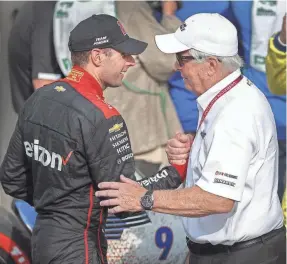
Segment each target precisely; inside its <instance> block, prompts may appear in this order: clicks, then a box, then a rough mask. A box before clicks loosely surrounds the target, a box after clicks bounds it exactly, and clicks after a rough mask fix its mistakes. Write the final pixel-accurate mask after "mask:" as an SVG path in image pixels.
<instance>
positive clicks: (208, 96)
mask: <svg viewBox="0 0 287 264" xmlns="http://www.w3.org/2000/svg"><path fill="white" fill-rule="evenodd" d="M240 75H241V71H240V69H238V70H236V71H234V72H232V73H231V74H229V75H227V76H226V77H225V78H224V79H222V80H221V81H220V82H218V83H217V84H215V85H214V86H212V87H211V88H209V89H208V90H207V91H206V92H205V93H203V94H202V95H200V96H199V97H198V98H197V99H196V101H197V103H198V104H199V106H200V107H201V108H202V110H205V109H206V107H207V106H208V104H209V103H210V102H211V100H212V99H213V98H214V97H215V96H216V95H217V93H219V92H220V91H221V90H222V89H224V88H225V87H226V86H227V85H229V84H230V83H232V82H233V81H234V80H235V79H236V78H238V77H239V76H240Z"/></svg>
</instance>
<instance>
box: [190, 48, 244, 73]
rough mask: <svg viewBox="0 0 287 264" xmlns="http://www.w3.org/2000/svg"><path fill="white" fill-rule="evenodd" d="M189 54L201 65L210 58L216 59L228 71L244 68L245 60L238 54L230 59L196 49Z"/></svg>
mask: <svg viewBox="0 0 287 264" xmlns="http://www.w3.org/2000/svg"><path fill="white" fill-rule="evenodd" d="M189 53H190V55H191V56H192V57H194V58H195V60H196V61H197V62H199V63H200V62H204V61H205V60H206V59H207V58H208V57H215V58H217V59H218V60H219V61H220V62H221V63H222V64H223V66H224V67H225V69H226V70H228V71H232V72H233V71H235V70H237V69H239V68H241V67H243V66H244V62H243V59H242V58H241V57H240V56H239V55H238V54H236V55H234V56H230V57H223V56H215V55H211V54H207V53H204V52H201V51H198V50H195V49H190V50H189Z"/></svg>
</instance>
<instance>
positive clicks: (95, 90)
mask: <svg viewBox="0 0 287 264" xmlns="http://www.w3.org/2000/svg"><path fill="white" fill-rule="evenodd" d="M66 79H67V80H69V82H70V83H71V84H72V86H73V87H74V88H75V89H76V90H78V91H79V92H80V93H82V94H92V95H96V96H97V97H100V99H104V94H103V89H102V87H101V85H100V84H99V82H98V81H97V80H96V79H95V77H93V76H92V75H91V74H90V73H88V72H87V71H86V70H84V69H83V68H82V67H80V66H74V67H73V68H72V70H71V72H70V73H69V75H68V76H67V77H66Z"/></svg>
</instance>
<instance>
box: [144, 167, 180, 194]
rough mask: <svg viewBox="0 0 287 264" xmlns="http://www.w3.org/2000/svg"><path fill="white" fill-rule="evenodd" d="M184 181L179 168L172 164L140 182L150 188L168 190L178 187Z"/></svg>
mask: <svg viewBox="0 0 287 264" xmlns="http://www.w3.org/2000/svg"><path fill="white" fill-rule="evenodd" d="M182 181H183V178H182V177H181V175H180V174H179V173H178V170H177V169H175V168H174V167H172V166H167V167H164V168H163V169H161V170H160V171H159V172H158V173H157V174H156V175H154V176H151V177H148V178H144V179H142V180H140V181H138V183H140V185H142V186H143V187H144V188H146V189H148V190H168V189H177V188H178V187H179V186H180V184H181V183H182Z"/></svg>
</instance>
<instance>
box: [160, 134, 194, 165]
mask: <svg viewBox="0 0 287 264" xmlns="http://www.w3.org/2000/svg"><path fill="white" fill-rule="evenodd" d="M193 140H194V135H191V134H184V133H176V135H175V136H174V138H172V139H170V140H168V141H167V147H166V149H165V150H166V154H167V157H168V160H169V162H170V163H171V164H178V165H181V164H184V163H185V162H186V160H187V159H188V157H189V152H190V149H191V145H192V143H193Z"/></svg>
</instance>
